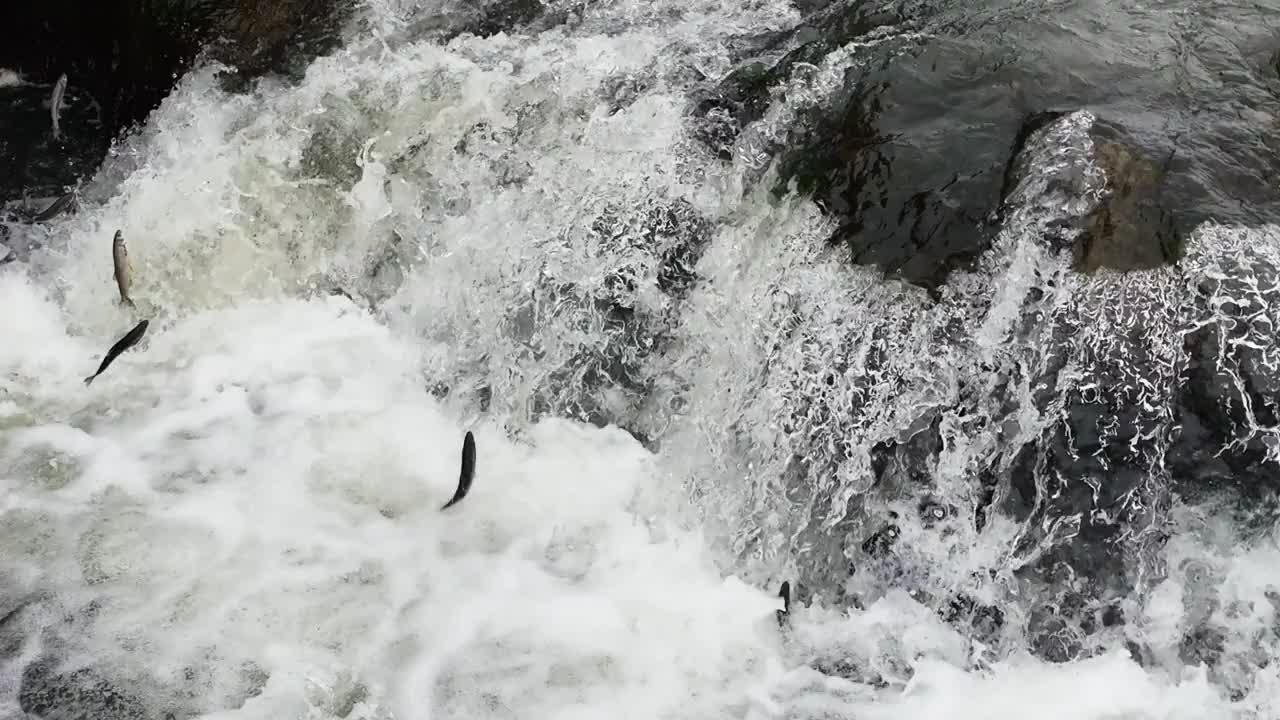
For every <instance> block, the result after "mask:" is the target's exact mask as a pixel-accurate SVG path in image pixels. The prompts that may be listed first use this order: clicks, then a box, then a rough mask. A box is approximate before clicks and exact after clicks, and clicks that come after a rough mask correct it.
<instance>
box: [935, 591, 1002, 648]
mask: <svg viewBox="0 0 1280 720" xmlns="http://www.w3.org/2000/svg"><path fill="white" fill-rule="evenodd" d="M939 614H940V615H941V616H942V619H943V620H945V621H946V622H948V623H951V624H952V625H958V626H962V627H963V628H964V629H965V630H968V631H971V632H972V634H973V636H974V637H975V638H976V639H979V640H981V641H984V642H990V641H991V640H992V639H994V638H995V637H996V636H997V635H999V633H1000V631H1001V630H1002V629H1003V628H1004V611H1002V610H1001V609H1000V608H998V607H996V606H994V605H986V604H982V603H979V602H977V601H976V600H974V599H973V597H971V596H969V595H967V594H965V593H959V594H957V595H956V596H954V597H952V598H951V600H950V601H949V602H948V603H947V604H946V605H945V606H944V607H943V608H942V609H941V610H940V611H939ZM966 634H969V633H968V632H966Z"/></svg>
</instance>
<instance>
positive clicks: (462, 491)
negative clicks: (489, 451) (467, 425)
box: [440, 430, 476, 510]
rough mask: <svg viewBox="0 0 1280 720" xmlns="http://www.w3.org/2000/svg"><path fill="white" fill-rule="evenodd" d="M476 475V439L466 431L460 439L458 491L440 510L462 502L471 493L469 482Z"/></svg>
mask: <svg viewBox="0 0 1280 720" xmlns="http://www.w3.org/2000/svg"><path fill="white" fill-rule="evenodd" d="M475 475H476V438H475V436H474V435H472V434H471V431H470V430H468V431H467V435H466V437H464V438H463V439H462V470H461V472H459V473H458V489H457V491H455V492H454V493H453V497H452V498H450V500H449V502H447V503H445V504H444V506H443V507H441V508H440V509H441V510H448V509H449V508H451V507H453V506H454V505H457V504H458V503H460V502H462V498H464V497H466V496H467V493H468V492H470V491H471V480H472V479H473V478H474V477H475Z"/></svg>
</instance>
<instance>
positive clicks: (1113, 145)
mask: <svg viewBox="0 0 1280 720" xmlns="http://www.w3.org/2000/svg"><path fill="white" fill-rule="evenodd" d="M1094 156H1095V161H1096V162H1097V163H1098V164H1099V165H1101V167H1102V169H1103V171H1104V172H1105V173H1106V176H1107V196H1106V197H1105V198H1104V199H1103V200H1102V202H1101V203H1099V205H1098V208H1097V209H1096V210H1094V211H1093V212H1092V213H1090V214H1089V217H1088V220H1087V225H1086V228H1085V232H1084V233H1082V234H1081V235H1080V237H1079V238H1078V239H1077V241H1076V246H1075V249H1074V253H1073V255H1074V257H1073V259H1074V261H1075V267H1076V269H1078V270H1081V271H1084V272H1092V271H1094V270H1097V269H1099V268H1104V267H1105V268H1111V269H1114V270H1148V269H1151V268H1156V267H1160V266H1161V265H1170V264H1172V263H1174V262H1175V261H1176V260H1177V259H1178V257H1179V255H1180V252H1181V241H1180V239H1179V238H1178V235H1177V233H1176V231H1175V230H1174V227H1173V219H1172V216H1171V215H1170V214H1169V213H1168V212H1166V211H1165V210H1164V208H1162V207H1161V206H1160V199H1161V197H1160V194H1161V190H1160V186H1161V183H1162V181H1163V175H1164V173H1163V171H1162V170H1161V169H1159V168H1157V167H1156V166H1155V165H1154V164H1153V163H1151V161H1149V160H1147V159H1145V158H1143V157H1142V156H1141V155H1140V154H1139V153H1138V151H1136V150H1134V149H1133V148H1131V147H1128V146H1126V145H1124V144H1122V143H1119V142H1112V141H1107V140H1102V141H1095V144H1094Z"/></svg>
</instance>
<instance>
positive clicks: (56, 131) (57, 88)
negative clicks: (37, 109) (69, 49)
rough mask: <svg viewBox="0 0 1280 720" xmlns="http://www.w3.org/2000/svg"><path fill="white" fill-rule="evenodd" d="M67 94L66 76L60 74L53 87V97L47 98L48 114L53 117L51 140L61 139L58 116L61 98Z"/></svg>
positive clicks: (60, 110) (60, 108) (60, 109)
mask: <svg viewBox="0 0 1280 720" xmlns="http://www.w3.org/2000/svg"><path fill="white" fill-rule="evenodd" d="M66 92H67V74H66V73H62V74H61V75H59V76H58V82H57V83H55V84H54V86H53V96H52V97H50V98H49V114H50V115H51V116H53V139H54V140H61V139H62V130H61V128H59V127H58V116H59V115H60V114H62V97H63V95H64V94H66Z"/></svg>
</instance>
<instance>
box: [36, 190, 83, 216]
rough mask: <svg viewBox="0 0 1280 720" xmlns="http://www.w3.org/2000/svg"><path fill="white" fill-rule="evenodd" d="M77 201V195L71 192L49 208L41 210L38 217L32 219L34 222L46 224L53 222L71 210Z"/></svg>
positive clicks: (50, 204)
mask: <svg viewBox="0 0 1280 720" xmlns="http://www.w3.org/2000/svg"><path fill="white" fill-rule="evenodd" d="M75 201H76V194H75V193H74V192H69V193H67V194H65V195H63V196H62V197H60V198H58V199H57V200H54V201H53V202H51V203H49V207H47V208H45V209H44V210H41V211H40V213H39V214H38V215H36V216H35V217H34V218H32V222H46V221H49V220H52V219H53V218H55V217H57V216H58V215H61V214H62V213H64V212H66V211H67V210H70V209H71V206H72V205H74V204H75Z"/></svg>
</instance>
